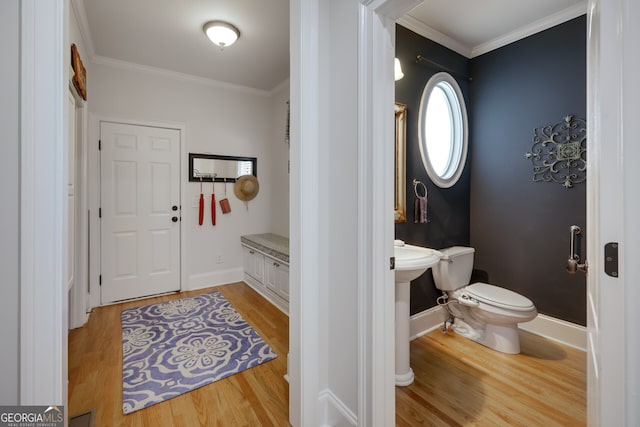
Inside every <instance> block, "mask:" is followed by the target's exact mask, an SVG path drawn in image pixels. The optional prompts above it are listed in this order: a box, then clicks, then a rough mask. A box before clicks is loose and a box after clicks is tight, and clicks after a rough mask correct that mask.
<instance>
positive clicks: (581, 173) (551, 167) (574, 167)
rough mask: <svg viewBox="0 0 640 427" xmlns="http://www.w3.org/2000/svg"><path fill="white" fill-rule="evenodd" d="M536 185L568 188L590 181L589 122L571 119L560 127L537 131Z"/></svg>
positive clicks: (532, 156) (529, 156) (533, 160)
mask: <svg viewBox="0 0 640 427" xmlns="http://www.w3.org/2000/svg"><path fill="white" fill-rule="evenodd" d="M524 156H525V157H526V158H527V159H529V160H531V164H532V165H533V180H534V181H553V182H559V183H561V184H562V185H563V186H564V187H565V188H571V187H573V184H577V183H579V182H583V181H584V180H585V179H586V178H587V122H586V121H585V120H584V119H577V118H575V117H574V116H573V115H568V116H566V117H565V118H564V120H563V121H562V122H560V123H556V124H554V125H549V126H544V127H541V128H536V129H534V136H533V145H532V146H531V151H530V152H527V153H526V154H525V155H524Z"/></svg>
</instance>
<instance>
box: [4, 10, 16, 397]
mask: <svg viewBox="0 0 640 427" xmlns="http://www.w3.org/2000/svg"><path fill="white" fill-rule="evenodd" d="M19 6H20V2H19V1H17V0H13V1H2V2H0V52H2V58H3V59H2V61H0V93H1V94H2V96H0V129H2V132H3V142H2V144H0V198H1V199H2V202H3V204H4V206H3V208H2V217H1V218H2V221H0V236H2V238H1V239H0V272H2V298H0V342H2V351H0V378H2V381H0V404H2V405H16V404H18V399H19V393H18V391H19V389H18V381H19V379H18V372H19V371H20V369H19V347H20V346H19V332H20V322H19V317H18V307H19V304H20V303H19V288H20V279H19V268H20V264H19V258H18V253H19V251H17V250H16V249H17V248H18V247H19V245H18V230H19V229H20V223H19V206H20V198H19V194H18V191H19V176H20V174H19V170H18V166H19V164H20V161H19V159H20V157H19V152H20V134H19V126H20V121H19V106H20V95H19V93H18V89H19V87H20V84H19V82H20V73H19V71H20V55H19V49H20V25H19V24H20V9H19Z"/></svg>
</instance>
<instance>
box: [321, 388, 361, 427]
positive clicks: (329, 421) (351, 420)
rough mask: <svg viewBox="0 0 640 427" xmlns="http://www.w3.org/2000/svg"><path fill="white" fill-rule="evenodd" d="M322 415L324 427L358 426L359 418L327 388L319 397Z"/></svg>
mask: <svg viewBox="0 0 640 427" xmlns="http://www.w3.org/2000/svg"><path fill="white" fill-rule="evenodd" d="M318 401H319V403H320V411H321V412H320V413H321V414H323V415H324V419H323V420H322V424H321V425H322V426H323V427H331V426H353V427H356V426H357V425H358V418H357V417H356V415H355V414H354V413H353V411H351V410H350V409H349V408H348V407H347V405H345V404H344V402H342V401H341V400H340V399H338V397H337V396H336V395H335V394H333V392H332V391H331V390H330V389H328V388H326V389H324V390H322V391H321V392H320V394H319V395H318Z"/></svg>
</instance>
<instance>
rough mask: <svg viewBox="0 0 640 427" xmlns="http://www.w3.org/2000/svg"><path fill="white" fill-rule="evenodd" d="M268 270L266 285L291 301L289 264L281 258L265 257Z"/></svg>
mask: <svg viewBox="0 0 640 427" xmlns="http://www.w3.org/2000/svg"><path fill="white" fill-rule="evenodd" d="M265 264H266V265H265V269H266V270H267V274H266V280H265V285H267V288H268V289H270V290H271V291H273V292H275V293H276V294H278V295H279V296H280V297H282V298H283V299H285V300H287V301H289V266H288V265H285V264H283V263H282V261H280V260H274V259H272V258H265Z"/></svg>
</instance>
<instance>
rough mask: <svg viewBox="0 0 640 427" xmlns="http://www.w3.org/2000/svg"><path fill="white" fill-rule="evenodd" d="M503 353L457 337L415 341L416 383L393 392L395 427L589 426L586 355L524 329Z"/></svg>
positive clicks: (437, 334)
mask: <svg viewBox="0 0 640 427" xmlns="http://www.w3.org/2000/svg"><path fill="white" fill-rule="evenodd" d="M520 340H521V341H520V345H521V352H520V354H517V355H507V354H502V353H499V352H496V351H493V350H490V349H488V348H486V347H484V346H482V345H480V344H477V343H475V342H472V341H470V340H467V339H466V338H463V337H461V336H459V335H456V334H455V333H454V332H449V334H448V335H444V334H443V333H442V332H440V331H439V330H436V331H433V332H431V333H429V334H427V335H425V336H423V337H420V338H418V339H416V340H414V341H412V342H411V366H412V367H413V370H414V372H415V376H416V380H415V382H414V383H413V384H412V385H411V386H409V387H396V425H398V426H491V427H494V426H509V427H512V426H523V427H552V426H563V427H568V426H571V427H573V426H585V425H586V354H585V353H584V352H582V351H580V350H576V349H574V348H571V347H566V346H562V345H559V344H557V343H555V342H553V341H550V340H547V339H545V338H542V337H539V336H537V335H533V334H530V333H527V332H524V331H520Z"/></svg>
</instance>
